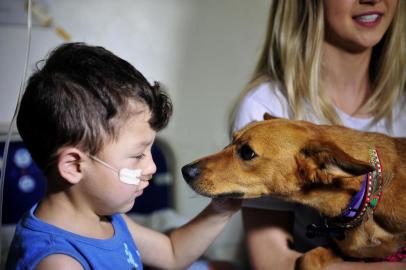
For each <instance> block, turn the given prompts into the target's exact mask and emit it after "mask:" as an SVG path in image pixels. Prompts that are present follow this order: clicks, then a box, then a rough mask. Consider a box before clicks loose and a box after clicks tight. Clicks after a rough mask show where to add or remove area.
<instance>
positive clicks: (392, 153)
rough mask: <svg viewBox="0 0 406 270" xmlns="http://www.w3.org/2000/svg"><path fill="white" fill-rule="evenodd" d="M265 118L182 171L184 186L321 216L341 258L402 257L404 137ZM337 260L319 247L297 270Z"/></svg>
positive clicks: (405, 191)
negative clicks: (292, 205) (271, 198)
mask: <svg viewBox="0 0 406 270" xmlns="http://www.w3.org/2000/svg"><path fill="white" fill-rule="evenodd" d="M264 118H265V121H259V122H254V123H251V124H249V125H248V126H246V127H245V128H243V129H242V130H240V131H238V132H236V133H235V134H234V136H233V141H232V143H231V144H230V145H228V146H227V147H226V148H225V149H224V150H223V151H221V152H219V153H217V154H214V155H211V156H207V157H204V158H201V159H199V160H197V161H195V162H193V163H190V164H188V165H186V166H184V167H183V168H182V173H183V176H184V178H185V180H186V181H187V182H188V184H189V185H190V186H191V187H192V188H193V189H194V190H195V191H196V192H197V193H199V194H201V195H204V196H208V197H234V198H256V197H261V196H266V195H276V196H279V197H281V198H283V199H286V200H289V201H293V202H298V203H301V204H304V205H308V206H311V207H313V208H315V209H317V210H318V211H319V212H321V213H322V214H323V215H324V216H325V218H326V219H325V227H324V228H322V229H323V230H327V231H328V230H336V231H337V230H338V231H340V232H342V237H336V238H335V239H334V240H335V242H336V244H337V247H338V248H339V250H340V251H341V253H342V254H343V255H344V256H348V257H351V258H359V259H366V258H370V259H372V258H373V259H381V260H385V259H386V260H388V258H393V256H398V255H399V254H402V252H405V251H406V248H405V246H406V139H405V138H391V137H389V136H386V135H383V134H379V133H370V132H360V131H356V130H353V129H349V128H345V127H341V126H328V125H315V124H312V123H309V122H305V121H292V120H286V119H271V117H270V116H269V115H265V116H264ZM393 254H395V255H393ZM403 254H404V253H403ZM391 255H392V257H390V256H391ZM405 255H406V254H405ZM398 257H399V256H398ZM404 257H406V256H404ZM404 257H402V256H400V257H399V258H400V259H399V260H402V259H403V258H404ZM339 260H341V258H340V257H339V256H338V255H335V253H333V252H332V251H331V250H330V249H327V248H324V247H318V248H316V249H313V250H311V251H309V252H307V253H305V254H304V255H303V256H301V257H300V258H299V260H298V261H297V263H296V265H297V268H298V269H322V268H324V267H325V266H327V265H329V264H331V263H332V262H335V261H339Z"/></svg>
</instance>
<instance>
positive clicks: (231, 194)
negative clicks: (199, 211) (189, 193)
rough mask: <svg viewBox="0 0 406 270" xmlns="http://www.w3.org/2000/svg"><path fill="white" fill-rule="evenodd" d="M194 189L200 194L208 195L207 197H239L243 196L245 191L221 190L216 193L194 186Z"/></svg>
mask: <svg viewBox="0 0 406 270" xmlns="http://www.w3.org/2000/svg"><path fill="white" fill-rule="evenodd" d="M194 191H196V192H197V193H199V194H200V195H202V196H205V197H209V198H231V199H241V198H244V196H245V193H244V192H239V191H233V192H222V193H218V194H214V193H210V192H207V191H204V190H200V189H196V188H194Z"/></svg>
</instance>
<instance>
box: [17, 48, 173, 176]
mask: <svg viewBox="0 0 406 270" xmlns="http://www.w3.org/2000/svg"><path fill="white" fill-rule="evenodd" d="M134 101H135V104H137V102H139V103H143V104H145V105H146V106H147V107H148V108H149V110H150V112H151V118H150V120H149V123H150V125H151V128H153V129H154V130H156V131H158V130H160V129H162V128H164V127H165V126H166V125H167V124H168V121H169V118H170V116H171V114H172V103H171V101H170V99H169V97H168V96H167V95H166V94H165V93H164V92H163V91H162V90H161V89H160V87H159V85H158V84H157V83H155V84H154V85H150V84H149V83H148V81H147V80H146V79H145V78H144V76H143V75H142V74H141V73H140V72H139V71H137V70H136V69H135V68H134V67H133V66H132V65H131V64H129V63H128V62H127V61H125V60H123V59H121V58H119V57H117V56H116V55H114V54H113V53H111V52H109V51H108V50H106V49H104V48H102V47H96V46H89V45H86V44H84V43H67V44H63V45H61V46H59V47H58V48H56V49H55V50H54V51H53V52H52V53H51V54H50V56H49V57H48V60H47V61H46V62H45V65H44V66H43V67H42V68H39V69H37V70H36V71H35V73H34V74H33V75H32V76H31V77H30V79H29V81H28V85H27V88H26V90H25V93H24V96H23V97H22V100H21V105H20V110H19V113H18V117H17V128H18V131H19V133H20V135H21V137H22V139H23V141H24V143H25V145H26V146H27V148H28V150H29V151H30V153H31V155H32V157H33V159H34V161H35V162H36V163H37V165H38V166H39V167H40V168H41V169H42V170H43V171H47V169H48V167H49V166H50V164H52V162H53V160H54V158H55V156H56V153H57V151H58V149H59V148H61V147H63V146H80V147H81V149H82V150H83V151H88V152H89V153H90V154H97V152H98V151H100V150H101V147H102V144H103V142H104V141H105V139H106V138H110V139H114V138H116V137H117V135H118V130H119V129H120V126H119V124H118V123H117V121H115V120H116V119H117V118H120V119H125V118H126V117H129V116H130V115H131V114H132V113H134V109H133V106H131V104H134Z"/></svg>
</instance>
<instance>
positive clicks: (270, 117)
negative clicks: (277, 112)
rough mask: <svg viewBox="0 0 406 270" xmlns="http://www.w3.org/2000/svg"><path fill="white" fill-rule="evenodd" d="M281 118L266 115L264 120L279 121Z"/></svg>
mask: <svg viewBox="0 0 406 270" xmlns="http://www.w3.org/2000/svg"><path fill="white" fill-rule="evenodd" d="M278 118H279V117H276V116H272V115H270V114H269V113H267V112H266V113H264V120H272V119H278Z"/></svg>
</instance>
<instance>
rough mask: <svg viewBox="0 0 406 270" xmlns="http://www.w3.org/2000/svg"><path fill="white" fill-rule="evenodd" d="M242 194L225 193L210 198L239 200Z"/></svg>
mask: <svg viewBox="0 0 406 270" xmlns="http://www.w3.org/2000/svg"><path fill="white" fill-rule="evenodd" d="M244 195H245V194H244V193H243V192H237V191H236V192H225V193H220V194H216V195H214V196H212V197H213V198H232V199H240V198H243V197H244Z"/></svg>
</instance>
